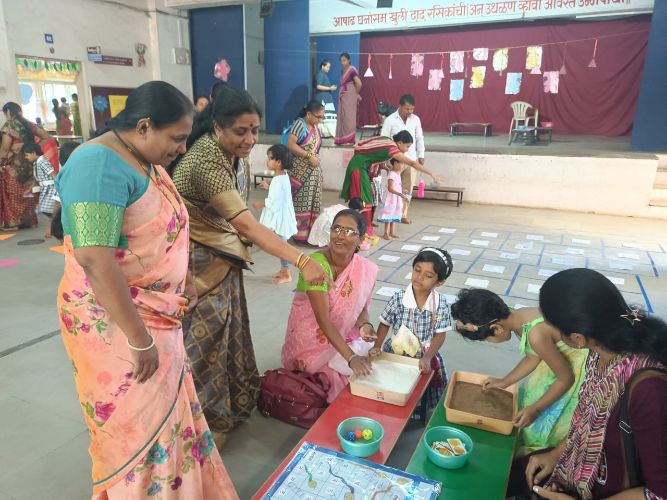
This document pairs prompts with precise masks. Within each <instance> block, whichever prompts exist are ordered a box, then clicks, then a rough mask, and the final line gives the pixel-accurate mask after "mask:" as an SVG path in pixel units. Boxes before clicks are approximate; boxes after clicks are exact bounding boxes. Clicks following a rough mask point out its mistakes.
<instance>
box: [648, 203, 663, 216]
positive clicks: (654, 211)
mask: <svg viewBox="0 0 667 500" xmlns="http://www.w3.org/2000/svg"><path fill="white" fill-rule="evenodd" d="M648 213H649V217H655V218H656V219H667V206H653V205H651V206H650V207H648Z"/></svg>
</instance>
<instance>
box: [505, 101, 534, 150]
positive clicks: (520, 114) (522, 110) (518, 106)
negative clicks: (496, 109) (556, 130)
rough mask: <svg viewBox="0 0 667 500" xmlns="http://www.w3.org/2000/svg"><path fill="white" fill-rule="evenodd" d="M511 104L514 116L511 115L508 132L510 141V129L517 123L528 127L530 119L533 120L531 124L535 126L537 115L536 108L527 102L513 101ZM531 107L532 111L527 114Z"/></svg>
mask: <svg viewBox="0 0 667 500" xmlns="http://www.w3.org/2000/svg"><path fill="white" fill-rule="evenodd" d="M511 106H512V112H513V113H514V116H513V117H512V121H511V122H510V132H509V139H510V143H511V141H512V130H514V129H515V128H516V127H517V126H519V125H523V126H524V127H528V126H529V124H530V121H531V120H532V122H533V126H534V127H537V123H538V116H539V111H538V110H537V108H536V107H535V106H533V105H532V104H530V103H528V102H524V101H514V102H513V103H512V104H511ZM531 109H533V110H534V112H533V113H532V114H530V115H529V114H528V112H529V111H530V110H531Z"/></svg>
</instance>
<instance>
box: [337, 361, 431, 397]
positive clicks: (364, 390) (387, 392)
mask: <svg viewBox="0 0 667 500" xmlns="http://www.w3.org/2000/svg"><path fill="white" fill-rule="evenodd" d="M373 360H375V361H379V360H384V361H391V362H392V363H397V364H399V365H408V366H414V367H416V368H417V369H418V368H419V359H417V358H411V357H409V356H399V355H398V354H391V353H388V352H383V353H382V354H380V355H379V356H377V357H375V358H373ZM419 376H420V374H419V371H418V370H415V375H414V379H413V380H412V384H411V387H410V389H409V390H407V391H406V392H396V391H395V390H392V389H391V388H389V387H387V388H381V389H379V388H377V387H372V386H369V385H367V384H366V383H365V380H364V377H357V376H356V375H352V376H351V377H350V392H351V393H352V394H353V395H354V396H359V397H362V398H366V399H374V400H375V401H382V402H383V403H389V404H392V405H396V406H405V405H406V404H408V400H409V399H410V396H411V395H412V391H413V390H414V389H415V386H416V385H417V382H418V381H419Z"/></svg>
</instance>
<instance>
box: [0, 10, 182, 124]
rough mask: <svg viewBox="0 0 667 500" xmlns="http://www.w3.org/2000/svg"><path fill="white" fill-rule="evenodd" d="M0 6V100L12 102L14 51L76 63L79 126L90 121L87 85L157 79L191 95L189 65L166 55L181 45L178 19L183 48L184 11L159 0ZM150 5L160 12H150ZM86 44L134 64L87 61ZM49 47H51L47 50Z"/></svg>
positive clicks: (14, 92) (14, 91)
mask: <svg viewBox="0 0 667 500" xmlns="http://www.w3.org/2000/svg"><path fill="white" fill-rule="evenodd" d="M123 5H126V6H123ZM0 7H1V8H2V12H0V70H4V71H5V72H6V73H8V75H7V80H8V84H7V89H6V90H5V91H4V95H3V89H0V102H4V101H6V100H16V101H18V82H17V76H16V68H15V67H14V56H15V55H16V54H22V55H29V56H37V57H52V58H58V59H65V60H72V61H80V62H81V63H82V71H81V74H80V77H79V80H78V81H77V86H78V87H79V94H80V101H81V111H82V117H81V118H82V122H83V123H82V125H83V129H84V131H85V130H87V129H88V125H89V124H90V123H91V116H92V110H91V109H90V106H89V105H88V104H89V102H90V99H91V95H90V89H89V88H90V87H91V86H102V87H124V88H133V87H137V86H139V85H141V84H142V83H145V82H147V81H150V80H154V79H161V80H165V81H168V82H169V83H171V84H173V85H175V86H176V87H177V88H179V89H180V90H181V91H182V92H184V93H185V94H186V95H188V96H192V78H191V69H190V65H177V64H175V62H174V59H173V54H172V52H173V48H174V47H179V46H181V40H179V36H178V21H179V20H180V24H181V29H182V46H183V47H185V48H188V49H189V45H190V43H189V42H190V37H189V34H188V22H187V12H186V11H177V10H174V9H167V8H166V7H165V6H164V0H123V1H122V2H121V1H118V0H117V3H116V4H113V3H111V2H102V1H99V0H58V2H57V3H55V2H53V1H52V0H0ZM156 8H157V9H158V10H159V11H163V12H165V13H159V12H156ZM3 15H4V22H3ZM44 33H51V34H53V38H54V42H55V43H54V44H53V45H49V44H47V43H45V41H44ZM5 36H6V37H7V43H4V37H5ZM139 42H141V43H144V44H145V45H146V46H147V47H148V49H147V51H146V54H145V56H144V57H145V59H146V66H145V67H141V68H140V67H138V66H137V54H136V52H135V49H134V45H135V44H136V43H139ZM88 46H100V47H101V48H102V53H103V54H104V55H109V56H121V57H131V58H132V59H133V60H134V65H133V66H111V65H107V64H94V63H92V62H89V61H88V60H87V54H86V47H88ZM50 47H53V48H54V49H55V51H54V53H53V54H51V53H50V51H49V48H50ZM84 97H85V99H84Z"/></svg>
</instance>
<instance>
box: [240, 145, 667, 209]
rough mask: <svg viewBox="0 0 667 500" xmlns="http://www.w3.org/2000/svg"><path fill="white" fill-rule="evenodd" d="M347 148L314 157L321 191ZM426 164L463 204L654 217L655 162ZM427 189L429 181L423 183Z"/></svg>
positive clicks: (334, 180) (465, 159) (336, 176)
mask: <svg viewBox="0 0 667 500" xmlns="http://www.w3.org/2000/svg"><path fill="white" fill-rule="evenodd" d="M267 149H268V145H265V144H258V145H257V146H256V147H255V148H254V149H253V152H252V155H251V160H252V165H253V171H261V170H264V168H265V167H264V165H265V164H266V150H267ZM350 152H351V149H349V148H332V147H325V148H322V150H321V151H320V157H321V165H322V168H323V172H324V188H325V189H331V190H336V191H339V190H340V189H341V186H342V185H343V179H344V178H345V167H346V166H347V164H346V163H345V162H344V161H343V155H344V154H346V153H347V154H349V153H350ZM426 164H427V166H428V168H430V169H432V170H434V171H435V172H436V173H437V174H438V175H440V176H442V177H443V179H444V182H443V184H444V185H447V186H456V187H463V188H465V189H466V191H465V193H464V196H463V201H464V203H465V202H473V203H483V204H492V205H511V206H519V207H533V208H552V209H558V210H572V211H576V212H594V213H601V214H613V215H625V216H635V217H659V218H664V217H665V214H661V213H658V212H656V211H655V210H654V211H652V210H651V209H650V207H649V202H650V198H651V190H652V188H653V183H654V179H655V175H656V171H657V168H658V159H657V158H655V159H635V158H597V157H595V158H593V157H566V156H530V155H488V154H472V153H440V152H427V153H426ZM425 180H426V182H427V184H429V183H430V179H429V178H426V179H425Z"/></svg>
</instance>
